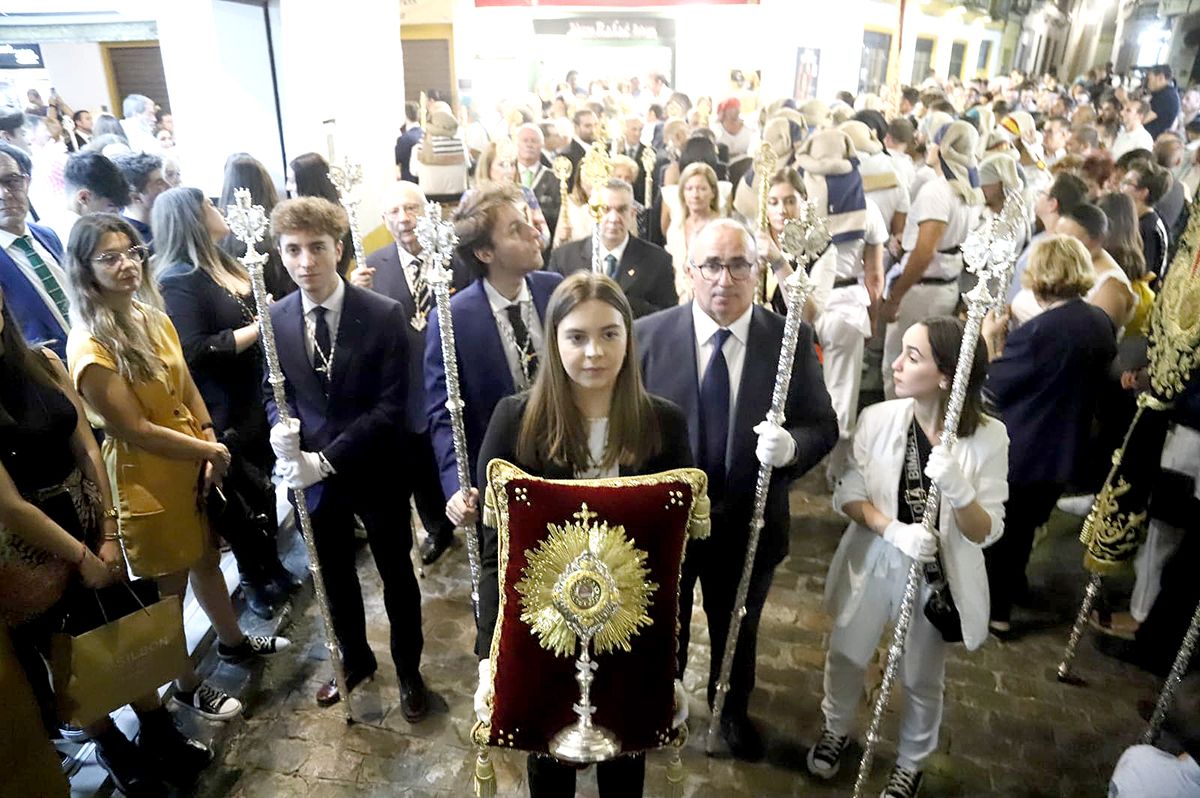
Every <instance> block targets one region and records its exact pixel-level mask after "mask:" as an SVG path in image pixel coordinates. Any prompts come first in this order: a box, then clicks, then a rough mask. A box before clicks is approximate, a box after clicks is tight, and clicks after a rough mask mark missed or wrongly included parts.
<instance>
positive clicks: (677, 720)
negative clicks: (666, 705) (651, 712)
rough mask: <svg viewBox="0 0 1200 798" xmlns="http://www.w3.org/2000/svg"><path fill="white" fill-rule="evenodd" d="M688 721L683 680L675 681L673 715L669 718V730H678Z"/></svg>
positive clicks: (686, 698) (686, 696)
mask: <svg viewBox="0 0 1200 798" xmlns="http://www.w3.org/2000/svg"><path fill="white" fill-rule="evenodd" d="M687 719H688V694H687V691H686V690H684V689H683V680H682V679H676V680H675V715H674V716H673V717H672V718H671V728H672V729H678V728H679V727H680V726H682V725H683V724H685V723H687Z"/></svg>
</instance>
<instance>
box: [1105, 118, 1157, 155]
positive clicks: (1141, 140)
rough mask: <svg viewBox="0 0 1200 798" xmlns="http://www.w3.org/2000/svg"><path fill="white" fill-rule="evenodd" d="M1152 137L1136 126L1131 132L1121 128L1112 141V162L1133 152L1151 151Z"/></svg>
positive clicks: (1152, 147)
mask: <svg viewBox="0 0 1200 798" xmlns="http://www.w3.org/2000/svg"><path fill="white" fill-rule="evenodd" d="M1153 149H1154V137H1153V136H1151V135H1150V131H1149V130H1146V128H1144V127H1142V126H1141V125H1138V126H1137V127H1135V128H1134V129H1133V130H1126V129H1125V128H1121V131H1120V132H1119V133H1117V137H1116V138H1115V139H1113V145H1112V149H1111V150H1110V151H1109V152H1110V153H1112V157H1113V160H1114V161H1115V160H1118V159H1119V158H1120V157H1121V156H1122V155H1124V154H1125V153H1127V152H1132V151H1133V150H1153Z"/></svg>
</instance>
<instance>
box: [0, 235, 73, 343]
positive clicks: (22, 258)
mask: <svg viewBox="0 0 1200 798" xmlns="http://www.w3.org/2000/svg"><path fill="white" fill-rule="evenodd" d="M17 238H18V236H15V235H13V234H12V233H10V232H8V231H7V230H0V249H3V250H4V251H5V252H7V253H8V256H9V257H10V258H12V259H13V263H15V264H17V268H19V269H20V270H21V273H22V274H23V275H25V279H26V280H28V281H29V284H30V285H32V286H33V288H34V290H36V291H37V292H38V296H40V297H41V298H42V301H43V302H45V303H46V307H47V308H49V309H50V312H51V313H52V314H53V315H54V318H55V319H56V320H57V321H58V323H59V324H61V325H62V328H63V332H64V333H65V332H66V331H67V330H68V329H69V328H70V325H68V324H67V320H66V319H64V318H63V317H62V314H61V313H59V312H58V305H56V304H54V300H53V299H51V298H50V295H49V294H47V293H46V289H45V287H43V286H42V278H40V277H38V276H37V272H36V271H34V269H33V264H32V263H30V262H29V258H28V257H26V255H25V253H24V252H22V251H21V250H20V249H18V248H17V247H15V246H13V244H15V243H16V240H17ZM25 240H26V241H28V242H30V243H31V244H33V251H34V252H36V253H37V254H38V255H40V256H41V258H42V262H43V263H45V264H46V267H47V268H49V269H50V273H51V274H52V275H54V279H55V280H57V281H58V285H59V287H60V288H62V290H63V293H67V273H66V272H64V271H63V269H62V266H60V265H59V263H58V259H57V258H55V257H54V256H53V255H51V254H50V252H49V250H47V249H46V248H45V247H43V246H42V244H41V242H40V241H38V240H37V238H36V237H35V236H34V235H33V233H31V232H29V230H28V228H26V232H25ZM67 296H68V297H69V296H70V294H67ZM64 340H65V338H64Z"/></svg>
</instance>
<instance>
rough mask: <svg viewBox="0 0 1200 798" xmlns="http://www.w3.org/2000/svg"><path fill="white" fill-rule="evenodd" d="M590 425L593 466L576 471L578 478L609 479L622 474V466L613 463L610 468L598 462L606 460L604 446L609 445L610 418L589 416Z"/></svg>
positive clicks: (590, 452)
mask: <svg viewBox="0 0 1200 798" xmlns="http://www.w3.org/2000/svg"><path fill="white" fill-rule="evenodd" d="M586 423H587V425H588V454H589V455H590V456H591V461H592V467H591V468H588V469H585V470H583V471H576V472H575V478H576V479H607V478H609V477H619V476H620V475H621V466H620V465H618V464H617V463H613V464H612V465H611V466H609V467H608V468H601V467H600V466H598V465H596V463H602V462H604V447H605V446H607V445H608V419H607V418H589V419H586Z"/></svg>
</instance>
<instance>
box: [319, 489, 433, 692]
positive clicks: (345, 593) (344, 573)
mask: <svg viewBox="0 0 1200 798" xmlns="http://www.w3.org/2000/svg"><path fill="white" fill-rule="evenodd" d="M337 480H338V478H337V477H336V476H335V477H332V478H331V479H330V480H329V481H327V482H326V484H325V486H324V488H323V494H322V496H321V501H320V504H319V505H318V506H317V509H316V511H315V512H313V513H312V525H313V537H314V538H315V539H316V540H315V542H316V546H317V557H318V559H319V560H320V561H321V570H322V573H323V575H324V577H325V592H326V594H327V595H328V597H329V609H330V613H331V614H332V616H333V628H334V631H335V633H336V634H337V637H338V642H339V643H340V644H341V648H342V658H343V663H344V664H345V667H346V672H347V673H348V674H350V675H356V674H366V673H372V672H374V670H375V667H376V661H375V655H374V654H373V653H372V652H371V647H370V645H369V644H368V643H367V620H366V614H365V611H364V609H363V599H362V587H361V586H360V585H359V581H358V570H357V568H356V566H355V555H356V553H357V548H358V546H357V544H356V542H355V537H354V516H355V515H356V514H357V515H358V517H359V518H361V519H362V522H363V526H364V527H366V530H367V542H368V544H369V545H370V547H371V556H372V557H373V558H374V559H375V568H376V569H377V570H378V571H379V578H380V579H381V580H382V581H383V605H384V608H385V609H386V610H387V616H388V623H389V625H390V626H391V647H392V661H393V662H394V663H395V665H396V674H397V676H399V678H400V680H401V681H405V680H407V679H410V678H413V677H416V676H417V675H419V669H420V665H421V649H422V647H423V646H424V644H425V639H424V637H423V636H422V634H421V590H420V588H419V587H418V586H417V577H416V575H415V574H414V573H413V568H412V561H411V560H410V559H409V550H410V549H411V548H412V527H411V525H410V523H409V514H408V512H407V508H406V507H404V506H403V505H392V506H390V507H388V506H384V502H383V501H382V499H384V498H385V497H382V496H374V497H372V500H371V501H370V502H363V501H358V502H356V501H354V500H353V499H352V497H351V496H350V495H348V492H347V491H346V490H345V489H344V488H342V486H341V485H339V484H338V481H337Z"/></svg>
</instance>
